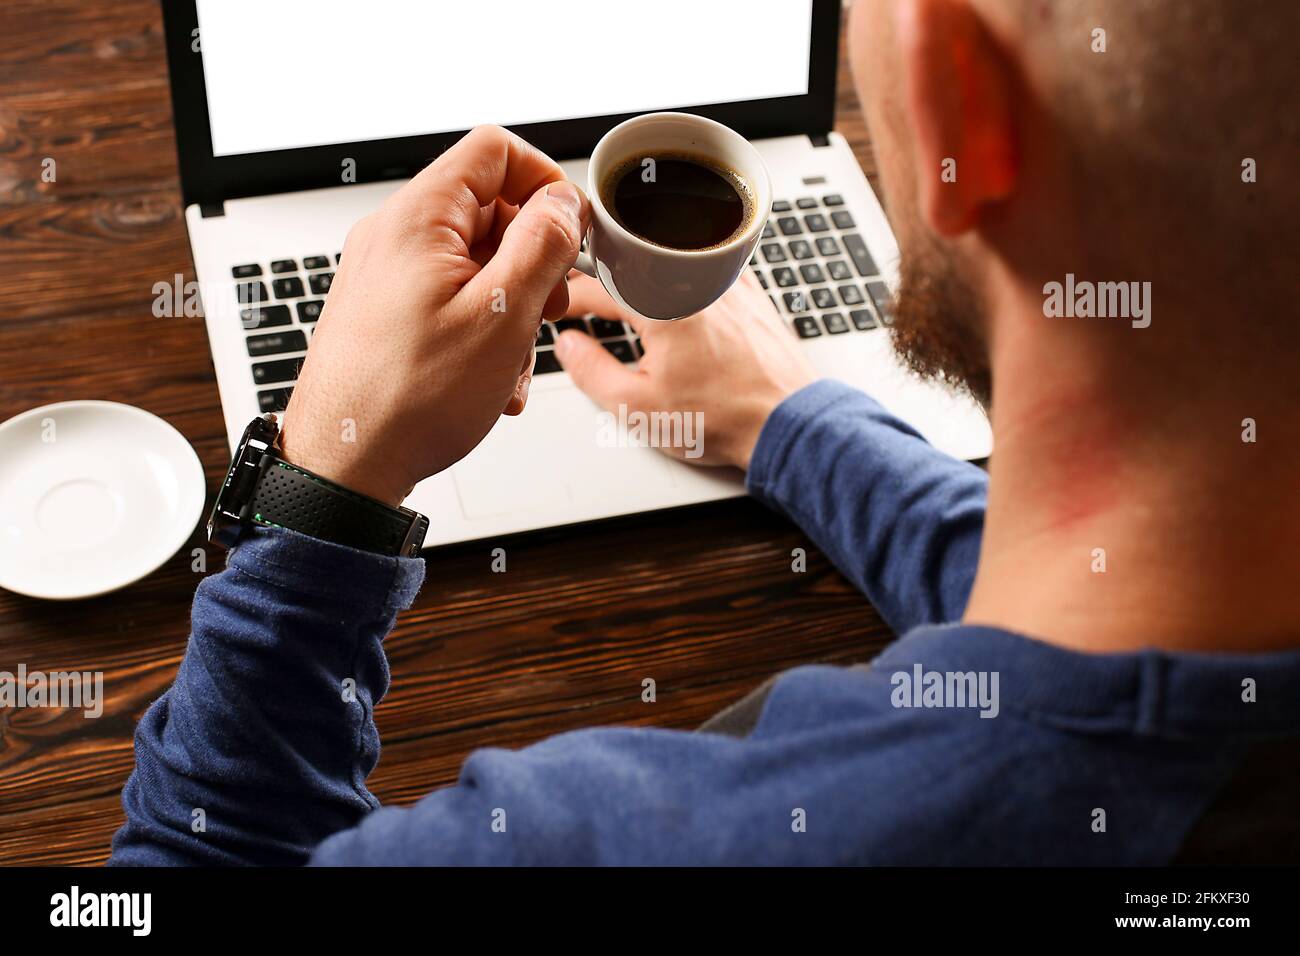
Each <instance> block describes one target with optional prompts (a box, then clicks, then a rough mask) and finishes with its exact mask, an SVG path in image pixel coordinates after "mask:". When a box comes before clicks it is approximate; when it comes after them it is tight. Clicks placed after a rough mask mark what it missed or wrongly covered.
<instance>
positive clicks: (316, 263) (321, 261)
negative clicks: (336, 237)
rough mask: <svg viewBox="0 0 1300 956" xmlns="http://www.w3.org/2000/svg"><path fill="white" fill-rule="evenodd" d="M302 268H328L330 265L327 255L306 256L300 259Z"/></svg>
mask: <svg viewBox="0 0 1300 956" xmlns="http://www.w3.org/2000/svg"><path fill="white" fill-rule="evenodd" d="M302 267H303V268H304V269H328V268H329V267H330V257H329V256H307V257H306V258H305V259H303V260H302Z"/></svg>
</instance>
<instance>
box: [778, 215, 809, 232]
mask: <svg viewBox="0 0 1300 956" xmlns="http://www.w3.org/2000/svg"><path fill="white" fill-rule="evenodd" d="M776 225H777V228H779V229H780V230H781V235H783V236H797V235H799V234H800V233H801V232H803V226H801V225H799V220H798V219H796V218H795V217H794V216H784V217H782V218H780V219H778V220H777V221H776Z"/></svg>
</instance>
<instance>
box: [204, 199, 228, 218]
mask: <svg viewBox="0 0 1300 956" xmlns="http://www.w3.org/2000/svg"><path fill="white" fill-rule="evenodd" d="M225 214H226V204H225V203H223V202H205V203H201V204H200V205H199V215H201V216H202V217H203V218H204V219H212V218H214V217H219V216H224V215H225Z"/></svg>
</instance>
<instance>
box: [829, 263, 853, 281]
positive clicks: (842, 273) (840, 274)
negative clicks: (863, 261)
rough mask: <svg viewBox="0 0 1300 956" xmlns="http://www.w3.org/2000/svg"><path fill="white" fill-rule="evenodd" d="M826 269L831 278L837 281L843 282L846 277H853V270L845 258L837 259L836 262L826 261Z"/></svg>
mask: <svg viewBox="0 0 1300 956" xmlns="http://www.w3.org/2000/svg"><path fill="white" fill-rule="evenodd" d="M826 271H827V272H829V273H830V274H831V278H832V279H834V280H835V281H836V282H843V281H844V280H845V279H852V278H853V270H852V269H850V268H849V264H848V263H847V262H845V261H844V260H843V259H836V260H835V261H834V262H828V263H826Z"/></svg>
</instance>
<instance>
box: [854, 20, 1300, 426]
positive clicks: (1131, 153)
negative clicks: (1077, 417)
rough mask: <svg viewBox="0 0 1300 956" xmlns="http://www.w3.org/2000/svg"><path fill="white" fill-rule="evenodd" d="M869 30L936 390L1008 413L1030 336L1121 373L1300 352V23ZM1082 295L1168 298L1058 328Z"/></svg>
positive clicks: (879, 153)
mask: <svg viewBox="0 0 1300 956" xmlns="http://www.w3.org/2000/svg"><path fill="white" fill-rule="evenodd" d="M849 31H850V32H849V37H848V41H849V52H850V56H851V59H852V64H853V69H854V76H855V80H856V83H857V87H858V93H859V96H860V98H861V100H862V103H863V106H864V110H865V112H866V115H867V119H868V122H869V123H870V126H871V130H872V139H873V145H874V148H875V152H876V157H877V160H878V163H879V166H880V169H881V177H882V181H883V185H884V192H885V200H886V205H887V207H888V209H889V213H890V217H891V220H892V222H893V225H894V228H895V230H896V232H897V234H898V237H899V243H900V245H901V248H902V262H901V278H902V282H901V288H900V293H899V302H898V309H897V318H896V322H895V328H894V337H895V344H896V345H897V346H898V347H899V349H900V351H901V352H902V354H903V355H904V357H905V358H906V359H908V360H909V362H910V363H911V364H912V365H913V366H914V367H915V368H916V369H917V370H918V371H921V372H922V373H925V374H929V375H937V376H944V377H947V378H949V379H952V380H955V381H956V382H958V383H961V384H965V385H967V386H968V387H969V388H970V390H971V391H972V392H973V393H974V394H975V395H976V397H977V398H979V399H981V400H982V401H984V402H985V403H987V402H988V401H989V399H990V397H991V394H992V390H993V383H992V381H991V372H990V368H991V367H994V366H996V364H997V363H996V362H993V361H992V360H991V355H996V354H997V353H998V352H999V344H1001V343H1007V342H1011V341H1012V340H1017V341H1019V342H1026V341H1028V342H1031V343H1037V345H1036V347H1033V348H1031V349H1030V351H1031V352H1033V353H1036V355H1037V356H1038V357H1039V358H1042V357H1043V356H1054V355H1061V354H1063V353H1064V352H1066V351H1068V352H1069V353H1070V355H1071V360H1072V361H1081V362H1086V363H1087V364H1088V365H1089V372H1101V373H1103V374H1105V373H1110V372H1114V373H1115V374H1117V375H1119V374H1131V373H1132V372H1133V371H1134V370H1135V369H1138V368H1140V367H1142V365H1143V364H1144V363H1148V362H1150V361H1151V360H1152V359H1153V358H1154V359H1156V360H1158V361H1160V362H1162V363H1163V362H1171V363H1174V364H1180V363H1181V364H1182V365H1187V364H1189V363H1190V364H1195V363H1196V362H1200V361H1207V362H1208V361H1209V360H1211V359H1212V358H1213V357H1214V355H1215V353H1217V355H1218V358H1219V360H1222V359H1223V357H1224V353H1225V350H1226V351H1227V352H1231V353H1234V354H1237V355H1241V356H1247V355H1249V356H1252V357H1254V356H1256V355H1257V353H1260V352H1261V351H1262V352H1263V353H1266V354H1274V353H1276V352H1277V351H1278V350H1282V351H1284V352H1285V351H1286V350H1287V349H1288V347H1289V350H1290V351H1291V353H1292V354H1293V353H1294V349H1295V348H1296V347H1297V346H1298V345H1300V336H1297V335H1296V333H1295V331H1294V323H1293V322H1291V321H1290V320H1289V319H1288V318H1287V316H1286V314H1285V310H1291V311H1292V312H1293V310H1294V306H1293V305H1291V303H1290V299H1291V298H1292V297H1291V296H1285V295H1284V290H1286V289H1288V288H1291V289H1294V286H1295V283H1294V280H1293V279H1291V278H1290V276H1291V275H1292V274H1293V268H1294V267H1293V265H1292V263H1291V262H1290V261H1289V260H1290V259H1291V258H1292V257H1293V256H1294V252H1295V249H1296V248H1297V245H1296V235H1297V232H1296V230H1297V223H1298V222H1300V208H1298V203H1297V199H1298V198H1300V190H1297V189H1296V188H1295V186H1294V185H1293V184H1292V183H1290V181H1289V180H1290V177H1291V175H1292V174H1293V166H1294V160H1295V156H1296V149H1297V145H1300V125H1298V122H1297V116H1296V111H1295V108H1294V98H1295V88H1296V83H1297V79H1298V78H1297V70H1296V66H1295V64H1296V58H1295V53H1294V49H1295V47H1294V44H1295V38H1296V36H1297V35H1300V4H1296V3H1294V2H1293V0H857V2H856V4H855V8H854V10H853V14H852V18H851V21H850V27H849ZM1069 276H1072V277H1073V279H1074V281H1076V282H1091V283H1094V284H1101V283H1112V284H1113V283H1120V282H1124V283H1133V282H1137V283H1144V282H1149V283H1151V285H1150V287H1149V289H1150V298H1149V300H1148V301H1147V302H1146V303H1145V305H1144V307H1146V308H1148V309H1149V308H1150V306H1151V304H1152V302H1153V301H1154V303H1155V308H1154V310H1152V311H1153V312H1154V321H1153V322H1152V323H1151V325H1149V326H1147V327H1145V328H1143V327H1141V323H1140V322H1138V321H1136V320H1134V321H1126V320H1125V317H1123V316H1120V317H1109V318H1100V317H1093V318H1077V319H1076V318H1059V317H1051V316H1049V314H1048V312H1047V311H1045V298H1046V297H1045V294H1044V287H1045V286H1046V285H1047V284H1048V283H1053V282H1055V283H1060V284H1062V285H1063V286H1064V285H1065V283H1067V281H1070V280H1069V279H1068V278H1067V277H1069ZM1014 305H1019V306H1021V308H1019V309H1015V308H1012V306H1014ZM1130 306H1132V303H1131V304H1130ZM1014 312H1018V313H1019V316H1013V315H1012V314H1011V313H1014ZM1071 314H1072V313H1071ZM1026 316H1027V318H1026ZM1148 318H1151V316H1150V315H1149V316H1148ZM1135 326H1136V327H1135ZM1040 339H1041V342H1039V341H1038V340H1040ZM1081 355H1082V356H1084V358H1082V359H1081V358H1080V356H1081ZM1238 365H1240V366H1242V367H1243V371H1244V370H1245V369H1246V368H1248V367H1252V368H1253V363H1252V362H1251V361H1248V360H1243V361H1242V362H1239V363H1238ZM1081 374H1082V373H1081Z"/></svg>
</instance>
